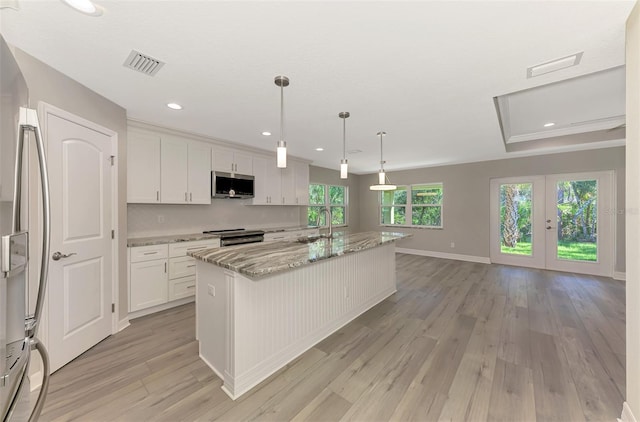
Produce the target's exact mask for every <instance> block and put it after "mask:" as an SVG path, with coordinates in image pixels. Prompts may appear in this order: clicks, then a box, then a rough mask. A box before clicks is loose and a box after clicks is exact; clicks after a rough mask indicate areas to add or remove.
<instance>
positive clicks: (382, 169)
mask: <svg viewBox="0 0 640 422" xmlns="http://www.w3.org/2000/svg"><path fill="white" fill-rule="evenodd" d="M382 157H384V156H383V155H382V132H380V170H381V171H384V159H383V158H382Z"/></svg>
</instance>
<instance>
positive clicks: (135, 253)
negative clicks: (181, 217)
mask: <svg viewBox="0 0 640 422" xmlns="http://www.w3.org/2000/svg"><path fill="white" fill-rule="evenodd" d="M217 247H220V239H208V240H198V241H192V242H179V243H171V244H166V243H165V244H160V245H151V246H138V247H132V248H129V261H130V271H129V312H136V311H141V310H143V309H147V308H151V307H153V306H157V305H163V304H165V303H170V302H172V301H174V300H178V299H184V298H188V297H191V296H194V295H195V285H196V262H195V259H193V258H191V257H190V256H187V252H191V251H196V250H199V249H207V248H217ZM151 311H154V310H151Z"/></svg>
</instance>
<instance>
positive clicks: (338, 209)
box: [307, 184, 347, 226]
mask: <svg viewBox="0 0 640 422" xmlns="http://www.w3.org/2000/svg"><path fill="white" fill-rule="evenodd" d="M326 207H330V209H331V215H332V216H333V219H332V220H333V221H332V223H333V225H334V226H344V225H346V224H347V187H346V186H330V185H318V184H310V185H309V207H308V212H307V222H308V224H309V225H310V226H315V225H316V222H317V221H318V217H320V226H326V225H327V218H326V217H327V214H326V213H324V212H322V211H321V210H322V209H323V208H326Z"/></svg>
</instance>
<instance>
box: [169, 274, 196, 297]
mask: <svg viewBox="0 0 640 422" xmlns="http://www.w3.org/2000/svg"><path fill="white" fill-rule="evenodd" d="M195 294H196V277H195V276H190V277H183V278H179V279H176V280H169V300H176V299H182V298H184V297H189V296H193V295H195Z"/></svg>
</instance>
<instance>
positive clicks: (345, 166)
mask: <svg viewBox="0 0 640 422" xmlns="http://www.w3.org/2000/svg"><path fill="white" fill-rule="evenodd" d="M350 115H351V114H350V113H349V112H348V111H341V112H340V113H338V117H340V118H341V119H342V160H340V178H341V179H346V178H348V177H349V163H348V162H347V136H346V135H347V119H348V118H349V116H350Z"/></svg>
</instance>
